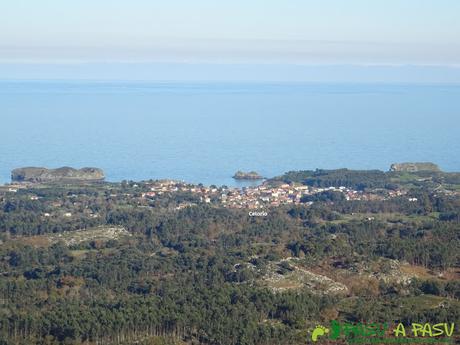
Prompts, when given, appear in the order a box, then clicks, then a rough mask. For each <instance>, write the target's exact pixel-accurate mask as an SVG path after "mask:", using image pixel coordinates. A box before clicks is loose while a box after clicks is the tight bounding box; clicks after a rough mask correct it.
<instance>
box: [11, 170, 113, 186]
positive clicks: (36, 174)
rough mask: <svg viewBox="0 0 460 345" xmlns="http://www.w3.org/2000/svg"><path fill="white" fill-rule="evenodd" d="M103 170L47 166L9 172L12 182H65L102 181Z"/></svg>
mask: <svg viewBox="0 0 460 345" xmlns="http://www.w3.org/2000/svg"><path fill="white" fill-rule="evenodd" d="M104 178H105V176H104V172H103V171H102V170H101V169H98V168H82V169H74V168H70V167H62V168H58V169H47V168H35V167H27V168H19V169H14V170H13V171H12V172H11V181H12V182H31V183H42V182H66V181H70V182H72V181H103V180H104Z"/></svg>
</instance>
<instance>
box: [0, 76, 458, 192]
mask: <svg viewBox="0 0 460 345" xmlns="http://www.w3.org/2000/svg"><path fill="white" fill-rule="evenodd" d="M0 128H1V141H0V182H1V183H4V182H9V179H10V171H11V170H12V169H13V168H16V167H21V166H46V167H59V166H73V167H83V166H95V167H100V168H102V169H104V170H105V172H106V174H107V178H108V180H110V181H120V180H123V179H131V180H143V179H150V178H175V179H181V180H186V181H189V182H196V183H198V182H202V183H204V184H217V185H223V184H226V185H235V184H236V182H235V181H234V180H233V179H232V178H231V176H232V175H233V173H234V172H235V171H236V170H240V169H241V170H256V171H258V172H259V173H261V174H262V175H264V176H269V177H271V176H275V175H279V174H281V173H283V172H285V171H289V170H299V169H315V168H340V167H348V168H355V169H371V168H377V169H382V170H388V168H389V166H390V164H391V163H393V162H403V161H433V162H436V163H438V164H439V165H440V166H441V168H443V169H444V170H447V171H460V86H452V85H451V86H446V85H378V84H375V85H370V84H369V85H367V84H359V85H357V84H247V83H245V84H236V83H232V84H225V83H222V84H216V83H213V84H206V83H199V84H190V83H132V82H129V83H128V82H110V83H105V82H77V81H62V82H61V81H58V82H54V81H53V82H44V81H41V82H38V81H30V82H27V81H21V82H19V81H3V82H0Z"/></svg>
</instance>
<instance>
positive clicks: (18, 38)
mask: <svg viewBox="0 0 460 345" xmlns="http://www.w3.org/2000/svg"><path fill="white" fill-rule="evenodd" d="M459 14H460V1H458V0H372V1H370V0H320V1H319V0H161V1H160V0H130V1H126V0H123V1H122V0H78V1H77V0H75V1H63V0H40V1H36V0H14V1H8V0H0V59H1V60H2V61H3V62H6V61H7V62H37V61H38V62H71V61H78V62H81V61H85V62H94V61H98V62H100V61H111V62H116V61H119V62H121V61H129V62H138V61H142V62H146V61H147V62H152V61H162V62H182V61H186V62H217V63H222V62H224V63H227V62H237V63H242V62H243V63H253V62H256V63H260V62H267V63H346V64H348V63H350V64H441V65H460V20H459V19H458V18H459Z"/></svg>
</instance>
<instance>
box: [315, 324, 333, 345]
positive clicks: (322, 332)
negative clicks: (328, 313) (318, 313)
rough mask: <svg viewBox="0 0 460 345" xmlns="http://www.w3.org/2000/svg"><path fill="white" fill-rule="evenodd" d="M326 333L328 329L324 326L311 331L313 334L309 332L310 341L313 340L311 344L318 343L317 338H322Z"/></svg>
mask: <svg viewBox="0 0 460 345" xmlns="http://www.w3.org/2000/svg"><path fill="white" fill-rule="evenodd" d="M327 333H329V328H326V327H324V326H321V325H318V326H316V328H315V329H314V330H313V332H311V340H313V342H315V343H316V342H317V341H318V337H321V336H323V335H325V334H327Z"/></svg>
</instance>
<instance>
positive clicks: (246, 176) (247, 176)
mask: <svg viewBox="0 0 460 345" xmlns="http://www.w3.org/2000/svg"><path fill="white" fill-rule="evenodd" d="M233 178H234V179H235V180H262V179H263V176H261V175H259V174H258V173H257V172H255V171H250V172H243V171H237V172H236V173H235V175H233Z"/></svg>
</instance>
